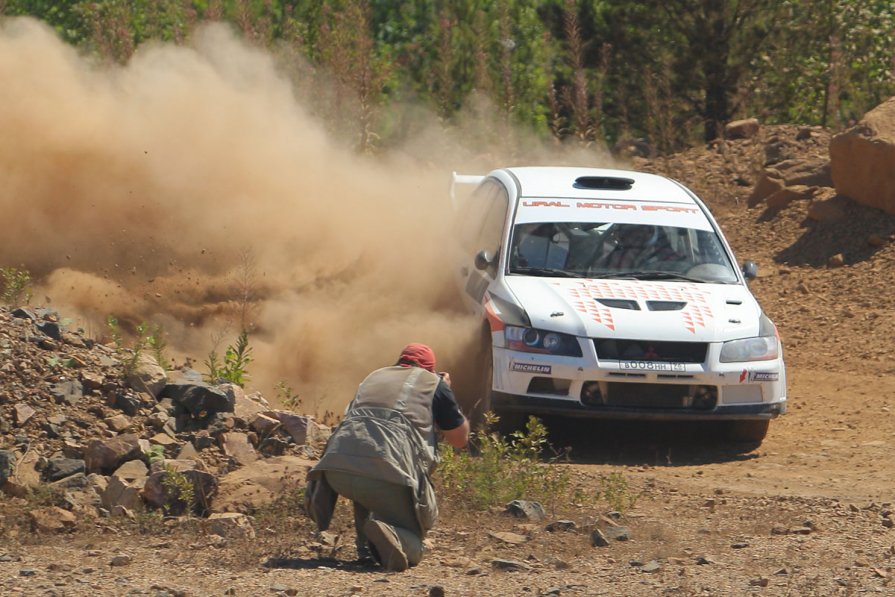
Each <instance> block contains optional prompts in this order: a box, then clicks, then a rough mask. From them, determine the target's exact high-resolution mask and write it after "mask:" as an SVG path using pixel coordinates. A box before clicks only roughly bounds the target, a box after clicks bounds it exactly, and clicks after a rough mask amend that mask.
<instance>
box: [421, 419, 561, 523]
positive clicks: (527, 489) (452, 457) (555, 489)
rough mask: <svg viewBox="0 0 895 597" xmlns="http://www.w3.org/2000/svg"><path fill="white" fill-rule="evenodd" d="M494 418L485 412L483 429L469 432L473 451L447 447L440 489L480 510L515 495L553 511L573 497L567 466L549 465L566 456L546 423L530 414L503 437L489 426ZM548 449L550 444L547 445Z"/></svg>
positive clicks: (441, 471)
mask: <svg viewBox="0 0 895 597" xmlns="http://www.w3.org/2000/svg"><path fill="white" fill-rule="evenodd" d="M497 422H498V418H497V417H496V416H495V415H494V414H493V413H490V412H489V413H486V414H485V424H484V426H483V428H482V429H479V430H476V431H475V432H473V437H472V438H471V440H470V443H471V445H472V446H474V447H475V449H474V453H473V451H460V450H445V452H444V454H443V457H442V461H441V464H440V466H439V472H440V476H441V489H442V491H443V493H444V494H445V495H446V496H447V497H448V498H449V499H450V501H451V502H453V503H462V504H464V505H466V506H467V507H470V508H473V509H479V510H484V509H487V508H489V507H491V506H495V505H503V504H506V503H507V502H510V501H512V500H516V499H527V500H536V501H539V502H541V503H542V504H544V505H545V507H546V508H548V509H549V510H551V511H554V512H555V510H556V507H557V505H558V504H559V503H560V502H563V501H571V492H570V486H571V483H570V476H569V471H568V470H567V469H565V468H564V467H558V466H552V465H555V464H556V463H558V462H559V461H561V460H563V459H564V458H565V455H566V454H565V453H556V452H555V451H554V452H553V455H552V456H550V457H548V458H547V459H546V460H542V453H543V452H545V451H547V450H548V449H551V447H550V445H549V444H548V442H547V428H546V427H545V426H544V424H543V423H542V422H541V421H540V420H539V419H537V418H536V417H529V419H528V423H527V424H526V426H525V430H524V431H515V432H513V433H512V434H510V436H509V437H504V436H502V435H500V434H499V433H497V432H496V431H494V430H493V428H494V426H495V425H496V423H497ZM551 451H552V449H551Z"/></svg>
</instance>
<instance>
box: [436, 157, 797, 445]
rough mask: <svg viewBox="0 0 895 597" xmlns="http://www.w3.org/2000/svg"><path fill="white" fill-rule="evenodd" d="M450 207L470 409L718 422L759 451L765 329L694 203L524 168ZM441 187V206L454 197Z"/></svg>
mask: <svg viewBox="0 0 895 597" xmlns="http://www.w3.org/2000/svg"><path fill="white" fill-rule="evenodd" d="M457 183H475V184H477V187H476V188H475V191H474V192H473V193H472V194H471V195H470V196H469V197H467V198H466V200H465V201H464V202H463V203H462V204H460V205H457V206H456V207H457V208H458V210H459V213H458V216H459V222H461V226H460V228H459V229H458V233H459V245H460V251H461V253H462V254H461V255H460V260H461V262H462V264H461V267H460V269H459V272H458V274H459V278H460V283H461V287H462V290H463V295H464V298H465V300H466V301H467V302H468V303H469V304H470V306H471V307H472V308H473V309H475V310H476V312H478V313H479V314H480V315H481V317H482V322H483V341H482V345H483V348H484V350H483V353H482V355H481V361H482V364H483V371H484V374H483V376H482V379H483V386H482V387H481V392H480V396H479V405H478V406H479V410H488V409H490V410H493V411H495V412H496V413H497V414H499V415H500V416H501V417H502V418H503V417H506V418H509V419H517V420H518V418H519V417H518V416H515V415H528V414H534V415H545V414H549V415H569V416H584V417H596V418H630V419H641V420H647V419H653V420H656V419H666V420H675V419H677V420H717V421H727V422H728V423H724V425H725V427H724V428H725V431H726V432H727V433H728V436H729V437H730V438H731V439H733V440H737V441H750V442H760V441H761V440H762V439H764V437H765V434H766V433H767V430H768V422H769V420H770V419H772V418H774V417H776V416H778V415H780V414H783V413H784V412H785V411H786V373H785V369H784V364H783V348H782V345H781V343H780V338H779V336H778V334H777V329H776V327H775V325H774V324H773V323H772V322H771V320H770V319H768V317H767V316H766V315H765V314H764V313H763V312H762V309H761V307H760V306H759V304H758V302H757V301H756V300H755V297H753V295H752V293H751V292H750V291H749V288H748V286H747V285H746V279H748V278H751V277H754V276H755V273H756V268H755V264H754V263H752V262H746V263H745V264H744V265H743V267H742V269H740V268H739V267H737V266H736V265H735V264H736V260H735V258H734V255H733V253H732V251H731V249H730V247H729V245H728V244H727V241H726V240H725V239H724V236H723V235H722V233H721V230H720V229H719V227H718V225H717V223H716V222H715V220H714V218H713V217H712V216H711V214H710V213H709V211H708V209H707V208H706V206H705V205H704V204H703V202H702V201H701V200H700V199H699V198H698V197H696V195H695V194H694V193H693V192H691V191H690V190H688V189H687V188H685V187H684V186H683V185H681V184H679V183H677V182H675V181H673V180H670V179H667V178H663V177H661V176H656V175H652V174H646V173H641V172H631V171H626V170H605V169H582V168H562V167H526V168H506V169H500V170H495V171H493V172H491V173H490V174H488V175H487V176H470V175H457V174H455V175H454V184H457ZM453 194H454V193H453V186H452V197H453Z"/></svg>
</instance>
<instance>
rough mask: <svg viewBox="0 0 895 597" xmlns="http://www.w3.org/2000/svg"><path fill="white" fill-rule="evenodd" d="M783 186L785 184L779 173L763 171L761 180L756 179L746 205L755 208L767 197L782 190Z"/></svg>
mask: <svg viewBox="0 0 895 597" xmlns="http://www.w3.org/2000/svg"><path fill="white" fill-rule="evenodd" d="M784 186H785V183H784V181H783V178H782V177H781V176H780V173H779V172H777V171H776V170H765V171H764V172H763V173H762V175H761V178H759V179H758V182H757V183H755V188H753V189H752V193H751V194H750V195H749V198H748V199H747V201H746V205H748V206H749V207H755V206H756V205H758V204H759V203H761V202H763V201H764V200H765V199H766V198H767V197H770V196H771V195H773V194H774V193H776V192H778V191H780V190H782V189H783V187H784Z"/></svg>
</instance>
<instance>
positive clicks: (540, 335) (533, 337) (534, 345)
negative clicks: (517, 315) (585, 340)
mask: <svg viewBox="0 0 895 597" xmlns="http://www.w3.org/2000/svg"><path fill="white" fill-rule="evenodd" d="M504 333H505V334H506V339H507V348H510V349H512V350H518V351H521V352H540V353H544V354H555V355H562V356H566V357H580V356H581V354H582V353H581V345H580V344H578V339H577V338H576V337H575V336H571V335H569V334H560V333H559V332H547V331H544V330H538V329H535V328H523V327H516V326H511V325H508V326H507V327H506V328H505V329H504Z"/></svg>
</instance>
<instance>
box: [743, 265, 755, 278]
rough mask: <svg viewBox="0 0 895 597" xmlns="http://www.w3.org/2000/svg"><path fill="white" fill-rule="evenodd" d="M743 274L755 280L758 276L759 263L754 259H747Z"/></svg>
mask: <svg viewBox="0 0 895 597" xmlns="http://www.w3.org/2000/svg"><path fill="white" fill-rule="evenodd" d="M743 276H745V277H746V279H747V280H754V279H755V278H757V277H758V265H757V264H756V263H755V262H754V261H746V262H744V263H743Z"/></svg>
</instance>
